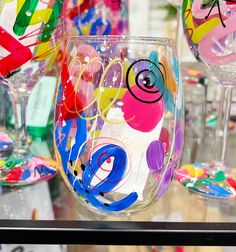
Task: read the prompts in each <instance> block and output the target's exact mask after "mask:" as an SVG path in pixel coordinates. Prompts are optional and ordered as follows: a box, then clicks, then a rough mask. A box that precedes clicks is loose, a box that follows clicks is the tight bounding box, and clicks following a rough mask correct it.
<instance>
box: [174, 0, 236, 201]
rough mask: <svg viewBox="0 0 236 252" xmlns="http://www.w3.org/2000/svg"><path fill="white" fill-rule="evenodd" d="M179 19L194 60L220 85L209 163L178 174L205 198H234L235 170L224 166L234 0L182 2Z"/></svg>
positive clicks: (235, 54)
mask: <svg viewBox="0 0 236 252" xmlns="http://www.w3.org/2000/svg"><path fill="white" fill-rule="evenodd" d="M182 18H183V25H184V31H185V35H186V37H187V41H188V44H189V46H190V49H191V50H192V52H193V54H194V55H195V57H196V58H197V59H198V60H199V61H200V62H203V64H204V65H205V66H206V67H207V69H209V71H210V72H211V73H212V74H213V75H214V76H215V79H216V80H218V81H217V82H219V83H220V84H221V92H222V94H221V101H220V105H219V112H218V125H217V129H216V135H215V143H214V147H215V150H214V149H213V155H214V160H212V162H210V163H206V162H203V163H197V164H190V165H184V166H183V167H182V168H181V169H180V170H179V171H178V173H177V178H178V180H179V181H180V182H181V183H182V184H183V185H185V186H186V187H187V188H189V189H191V190H192V191H194V192H197V193H200V194H202V195H204V196H208V197H214V198H219V199H231V198H234V199H235V196H236V170H235V169H233V168H230V167H227V165H226V161H227V160H226V149H227V135H228V125H229V117H230V105H231V98H232V88H233V87H234V86H235V85H236V47H235V44H236V36H235V34H236V33H235V32H236V28H235V21H236V1H219V0H204V1H202V0H184V1H183V5H182Z"/></svg>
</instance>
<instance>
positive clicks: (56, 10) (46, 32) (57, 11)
mask: <svg viewBox="0 0 236 252" xmlns="http://www.w3.org/2000/svg"><path fill="white" fill-rule="evenodd" d="M62 6H63V1H62V0H57V1H56V2H55V4H54V6H53V10H52V13H51V15H50V17H49V19H48V22H47V24H46V25H45V26H44V29H43V33H42V34H41V36H40V40H41V41H43V42H47V41H49V39H50V38H51V36H52V33H53V32H54V30H55V29H56V27H57V25H58V22H59V21H60V16H61V11H62Z"/></svg>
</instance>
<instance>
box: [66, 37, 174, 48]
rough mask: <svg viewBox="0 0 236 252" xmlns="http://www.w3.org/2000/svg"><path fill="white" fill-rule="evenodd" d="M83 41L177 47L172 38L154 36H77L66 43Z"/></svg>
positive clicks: (69, 38) (68, 38) (68, 39)
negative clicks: (76, 40)
mask: <svg viewBox="0 0 236 252" xmlns="http://www.w3.org/2000/svg"><path fill="white" fill-rule="evenodd" d="M75 39H78V40H82V41H91V42H104V41H114V42H120V43H125V42H128V43H137V44H145V43H150V44H157V43H158V44H163V45H169V46H174V47H175V41H174V39H172V38H167V37H154V36H134V35H80V36H79V35H77V36H67V37H66V41H71V40H75Z"/></svg>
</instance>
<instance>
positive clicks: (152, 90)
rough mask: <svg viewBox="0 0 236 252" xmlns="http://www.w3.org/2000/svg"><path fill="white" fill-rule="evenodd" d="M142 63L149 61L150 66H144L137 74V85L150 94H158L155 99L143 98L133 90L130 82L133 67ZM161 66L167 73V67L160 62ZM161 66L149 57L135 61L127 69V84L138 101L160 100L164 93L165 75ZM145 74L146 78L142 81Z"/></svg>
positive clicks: (151, 101)
mask: <svg viewBox="0 0 236 252" xmlns="http://www.w3.org/2000/svg"><path fill="white" fill-rule="evenodd" d="M140 63H147V64H148V65H149V67H147V68H144V69H142V70H140V71H139V72H138V73H137V74H136V76H135V84H136V86H137V87H138V88H139V89H140V90H142V91H144V92H145V93H149V94H150V95H153V94H157V97H156V98H154V99H151V100H149V101H146V100H143V99H141V98H140V97H138V96H137V95H136V94H135V92H133V90H132V88H131V86H130V83H129V75H130V72H131V70H132V68H135V65H137V64H140ZM159 65H160V67H162V68H163V72H164V74H165V68H164V66H163V65H162V64H161V63H160V62H159ZM160 67H159V66H158V65H157V64H156V63H154V62H153V61H151V60H149V59H139V60H136V61H134V62H133V63H132V64H131V65H130V66H129V67H128V69H127V72H126V86H127V88H128V90H129V92H130V94H131V95H132V96H133V97H134V98H135V99H136V100H138V101H140V102H143V103H155V102H158V101H159V100H160V99H161V98H162V96H163V94H164V89H165V87H164V80H165V78H164V76H163V73H162V71H161V69H160ZM141 75H142V76H144V75H145V78H143V79H142V82H141V83H140V79H141V78H140V77H141Z"/></svg>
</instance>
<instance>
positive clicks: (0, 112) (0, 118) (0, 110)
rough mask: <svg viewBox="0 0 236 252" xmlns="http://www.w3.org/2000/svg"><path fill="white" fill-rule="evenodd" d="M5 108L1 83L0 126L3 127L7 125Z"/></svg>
mask: <svg viewBox="0 0 236 252" xmlns="http://www.w3.org/2000/svg"><path fill="white" fill-rule="evenodd" d="M4 121H5V110H4V96H3V87H2V86H1V84H0V128H3V127H4V125H5V122H4Z"/></svg>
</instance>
